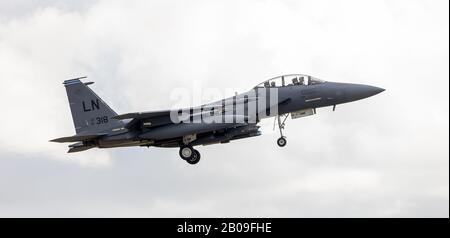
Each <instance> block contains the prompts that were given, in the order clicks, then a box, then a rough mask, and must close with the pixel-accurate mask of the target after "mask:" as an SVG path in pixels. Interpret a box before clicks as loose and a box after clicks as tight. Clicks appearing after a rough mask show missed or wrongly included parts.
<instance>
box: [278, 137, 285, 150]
mask: <svg viewBox="0 0 450 238" xmlns="http://www.w3.org/2000/svg"><path fill="white" fill-rule="evenodd" d="M286 143H287V141H286V138H285V137H284V136H282V137H280V138H278V140H277V144H278V146H279V147H284V146H286Z"/></svg>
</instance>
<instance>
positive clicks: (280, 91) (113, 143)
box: [51, 74, 384, 164]
mask: <svg viewBox="0 0 450 238" xmlns="http://www.w3.org/2000/svg"><path fill="white" fill-rule="evenodd" d="M84 78H86V77H81V78H75V79H71V80H66V81H64V86H65V87H66V91H67V96H68V98H69V104H70V109H71V112H72V118H73V122H74V124H75V131H76V134H75V135H74V136H69V137H63V138H58V139H54V140H51V141H52V142H59V143H66V142H71V143H74V144H71V145H69V148H70V149H69V151H68V152H69V153H72V152H80V151H84V150H88V149H91V148H95V147H98V148H113V147H127V146H145V147H150V146H156V147H171V148H179V155H180V157H181V158H182V159H183V160H185V161H187V162H188V163H189V164H196V163H198V162H199V160H200V153H199V152H198V151H197V150H195V149H194V148H193V146H198V145H210V144H217V143H228V142H230V141H232V140H237V139H243V138H249V137H254V136H259V135H261V132H260V131H259V126H258V123H259V122H260V121H261V119H264V118H269V117H275V122H278V123H277V125H278V128H279V131H280V138H279V139H278V140H277V144H278V146H280V147H284V146H285V145H286V142H287V141H286V137H285V136H284V135H283V129H284V126H285V122H286V119H287V118H288V116H289V115H291V117H292V118H293V119H296V118H301V117H305V116H311V115H314V114H315V113H316V108H320V107H327V106H332V107H333V111H334V110H335V108H336V105H337V104H342V103H347V102H352V101H356V100H360V99H363V98H367V97H370V96H373V95H375V94H378V93H380V92H383V91H384V89H382V88H378V87H373V86H368V85H360V84H349V83H336V82H326V81H323V80H320V79H317V78H314V77H311V76H308V75H303V74H291V75H283V76H279V77H275V78H272V79H269V80H266V81H264V82H263V83H261V84H259V85H257V86H255V87H254V88H253V89H251V90H249V91H248V92H245V93H242V94H236V95H235V96H233V97H230V98H226V99H223V100H221V101H217V102H213V103H209V104H205V105H201V106H199V107H192V108H182V109H176V110H163V111H150V112H137V113H127V114H122V115H118V114H117V113H116V112H115V111H114V110H112V109H111V108H110V107H109V106H108V105H107V104H106V103H105V102H104V101H103V100H102V99H101V98H100V97H98V96H97V94H95V93H94V91H92V90H91V89H90V88H89V87H88V85H91V84H93V82H84V83H83V82H82V81H81V79H84Z"/></svg>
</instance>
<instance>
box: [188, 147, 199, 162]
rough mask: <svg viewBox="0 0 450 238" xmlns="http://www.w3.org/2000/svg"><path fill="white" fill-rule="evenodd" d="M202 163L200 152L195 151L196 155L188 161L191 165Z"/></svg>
mask: <svg viewBox="0 0 450 238" xmlns="http://www.w3.org/2000/svg"><path fill="white" fill-rule="evenodd" d="M199 161H200V152H198V151H197V150H194V154H193V155H192V157H191V158H190V159H187V160H186V162H188V163H189V164H197V163H198V162H199Z"/></svg>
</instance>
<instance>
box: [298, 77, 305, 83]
mask: <svg viewBox="0 0 450 238" xmlns="http://www.w3.org/2000/svg"><path fill="white" fill-rule="evenodd" d="M299 79H300V82H299V84H300V85H305V81H304V80H303V77H300V78H299Z"/></svg>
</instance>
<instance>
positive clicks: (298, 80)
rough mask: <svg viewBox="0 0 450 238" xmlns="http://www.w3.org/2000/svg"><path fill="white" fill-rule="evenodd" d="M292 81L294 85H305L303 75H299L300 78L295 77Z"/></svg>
mask: <svg viewBox="0 0 450 238" xmlns="http://www.w3.org/2000/svg"><path fill="white" fill-rule="evenodd" d="M292 83H293V84H294V85H304V81H303V77H299V78H297V77H295V78H293V79H292Z"/></svg>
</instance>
